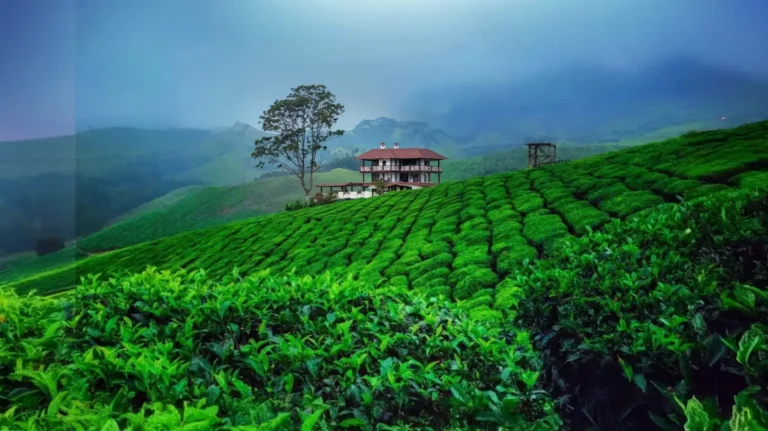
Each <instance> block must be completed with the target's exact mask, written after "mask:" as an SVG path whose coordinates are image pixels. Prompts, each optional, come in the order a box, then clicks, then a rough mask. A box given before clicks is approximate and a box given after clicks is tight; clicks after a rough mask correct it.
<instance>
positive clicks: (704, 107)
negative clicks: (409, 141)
mask: <svg viewBox="0 0 768 431" xmlns="http://www.w3.org/2000/svg"><path fill="white" fill-rule="evenodd" d="M400 114H401V115H403V116H406V117H408V118H413V119H418V120H421V121H426V122H428V123H429V124H431V125H432V126H433V127H436V128H440V129H442V130H445V131H446V132H447V133H448V134H449V135H451V136H453V137H454V138H455V139H458V140H460V141H462V142H473V141H475V142H477V141H478V140H479V139H478V138H479V137H484V141H486V144H487V143H489V142H490V141H491V140H492V139H493V137H496V139H497V141H498V142H499V144H502V143H504V142H520V141H524V140H525V139H529V138H531V137H542V138H546V139H550V140H554V141H558V142H568V143H570V144H574V145H589V144H594V143H618V142H625V141H628V140H629V141H637V140H645V141H646V142H647V141H648V140H656V139H658V138H659V137H651V136H648V135H649V134H651V133H654V132H655V131H657V130H663V129H666V128H670V127H676V126H682V125H687V126H686V127H688V129H687V130H690V129H697V130H702V129H704V128H706V129H714V128H723V127H734V126H738V125H740V124H744V123H747V122H751V121H759V120H761V119H764V118H766V116H767V115H768V82H767V81H766V80H765V79H762V80H761V79H757V78H755V77H752V76H750V75H748V74H746V73H744V72H742V71H739V70H736V69H732V68H729V67H728V66H722V65H717V64H711V63H707V62H704V61H700V60H696V59H693V58H688V57H681V56H672V57H667V58H663V59H658V60H656V61H654V62H650V63H648V64H645V65H638V67H637V68H635V69H634V70H623V69H613V68H609V67H606V66H599V65H589V66H571V67H567V66H563V65H561V66H559V67H553V68H552V69H549V70H542V71H539V72H537V73H532V74H530V75H528V76H522V77H518V78H508V79H503V80H501V81H496V82H490V81H477V82H472V83H466V84H460V85H459V84H450V85H443V86H440V87H435V88H432V89H430V90H425V91H424V92H423V93H422V94H419V95H416V96H414V97H413V98H412V100H411V101H409V102H408V103H407V104H406V106H405V107H404V108H403V109H402V112H400ZM721 117H725V118H726V119H725V120H721ZM687 130H682V131H680V132H679V133H683V132H686V131H687ZM676 134H677V133H676ZM672 136H673V135H667V136H661V138H668V137H672Z"/></svg>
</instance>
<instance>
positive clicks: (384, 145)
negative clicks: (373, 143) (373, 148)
mask: <svg viewBox="0 0 768 431" xmlns="http://www.w3.org/2000/svg"><path fill="white" fill-rule="evenodd" d="M379 148H381V149H382V150H383V149H384V148H387V144H385V143H383V142H382V143H380V144H379Z"/></svg>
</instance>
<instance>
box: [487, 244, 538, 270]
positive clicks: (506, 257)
mask: <svg viewBox="0 0 768 431" xmlns="http://www.w3.org/2000/svg"><path fill="white" fill-rule="evenodd" d="M537 256H538V252H537V251H536V249H535V248H533V247H531V246H530V245H527V244H520V245H513V246H510V247H507V248H506V249H505V250H504V251H503V252H502V253H501V254H500V255H499V257H498V261H497V263H496V268H497V269H498V271H499V272H500V273H502V274H509V273H511V272H512V270H513V269H514V268H516V267H519V266H520V264H521V263H522V262H523V261H524V260H525V259H535V258H536V257H537Z"/></svg>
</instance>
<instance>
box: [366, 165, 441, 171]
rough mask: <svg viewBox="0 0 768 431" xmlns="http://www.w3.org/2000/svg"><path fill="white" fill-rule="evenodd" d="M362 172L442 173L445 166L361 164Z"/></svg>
mask: <svg viewBox="0 0 768 431" xmlns="http://www.w3.org/2000/svg"><path fill="white" fill-rule="evenodd" d="M360 172H362V173H369V172H434V173H442V172H443V168H442V167H440V166H426V165H416V166H396V165H385V166H360Z"/></svg>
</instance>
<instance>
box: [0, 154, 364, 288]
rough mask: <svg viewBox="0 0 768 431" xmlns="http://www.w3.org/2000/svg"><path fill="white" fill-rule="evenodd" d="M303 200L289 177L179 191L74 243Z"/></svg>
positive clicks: (107, 246)
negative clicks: (232, 185)
mask: <svg viewBox="0 0 768 431" xmlns="http://www.w3.org/2000/svg"><path fill="white" fill-rule="evenodd" d="M359 177H360V174H359V173H357V172H352V171H347V170H342V169H336V170H333V171H331V172H323V173H319V174H316V177H315V182H316V183H320V182H346V181H354V180H358V179H359ZM318 191H319V189H318ZM303 197H304V192H303V191H302V190H301V186H300V185H299V182H298V180H297V179H296V177H294V176H281V177H274V178H264V179H259V180H256V181H253V182H250V183H248V184H243V185H240V186H234V187H214V186H207V187H192V188H185V189H180V190H177V191H174V192H172V193H170V194H169V195H166V196H163V197H161V198H159V199H157V200H155V201H152V202H150V203H148V204H146V205H145V206H142V207H140V208H137V209H136V210H134V211H132V212H131V213H129V214H128V215H126V216H124V217H125V219H123V220H120V221H117V222H116V223H115V224H112V225H110V226H108V227H106V228H105V229H103V230H101V231H99V232H96V233H95V234H93V235H90V236H88V237H86V238H84V239H82V240H80V241H79V242H78V244H77V246H78V247H79V248H80V249H82V250H88V251H98V250H111V249H115V248H121V247H126V246H129V245H134V244H138V243H141V242H146V241H151V240H156V239H159V238H163V237H166V236H169V235H173V234H177V233H180V232H185V231H189V230H194V229H199V228H203V227H207V226H215V225H220V224H224V223H227V222H230V221H235V220H240V219H244V218H250V217H254V216H257V215H259V214H266V213H274V212H278V211H283V210H284V209H285V204H286V203H288V202H291V201H294V200H296V199H302V198H303ZM0 279H1V277H0Z"/></svg>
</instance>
